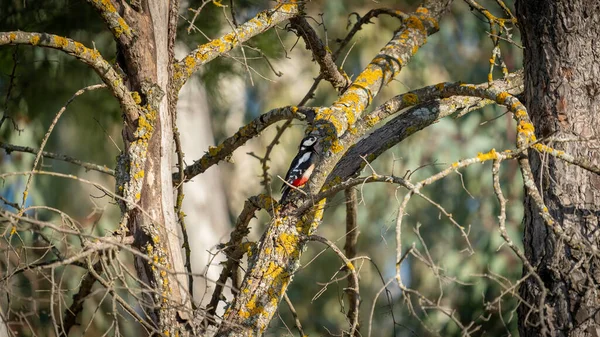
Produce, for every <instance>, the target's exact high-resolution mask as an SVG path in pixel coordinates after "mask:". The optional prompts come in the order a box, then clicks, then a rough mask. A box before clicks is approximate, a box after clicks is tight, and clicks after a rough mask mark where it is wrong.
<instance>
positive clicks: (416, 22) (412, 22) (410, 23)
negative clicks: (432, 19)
mask: <svg viewBox="0 0 600 337" xmlns="http://www.w3.org/2000/svg"><path fill="white" fill-rule="evenodd" d="M404 23H405V24H406V27H408V28H412V29H417V30H421V31H423V30H425V27H424V26H423V22H422V21H421V19H419V18H418V17H416V16H414V15H411V16H409V17H408V18H407V19H405V20H404Z"/></svg>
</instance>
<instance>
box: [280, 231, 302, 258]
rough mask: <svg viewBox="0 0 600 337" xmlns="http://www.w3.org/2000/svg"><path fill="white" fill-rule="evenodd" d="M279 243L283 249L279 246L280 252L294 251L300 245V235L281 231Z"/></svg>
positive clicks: (288, 252) (289, 252)
mask: <svg viewBox="0 0 600 337" xmlns="http://www.w3.org/2000/svg"><path fill="white" fill-rule="evenodd" d="M277 240H278V244H279V245H280V247H281V248H282V249H281V250H280V249H279V247H277V252H278V253H280V254H281V253H285V254H291V253H292V252H294V251H296V250H297V248H298V247H297V246H298V241H299V240H298V237H297V236H295V235H292V234H289V233H285V232H284V233H281V234H280V235H279V237H278V238H277Z"/></svg>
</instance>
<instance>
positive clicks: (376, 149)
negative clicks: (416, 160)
mask: <svg viewBox="0 0 600 337" xmlns="http://www.w3.org/2000/svg"><path fill="white" fill-rule="evenodd" d="M438 87H442V88H443V86H442V85H441V84H440V85H434V86H429V87H425V88H422V89H417V90H415V91H411V92H409V93H406V94H402V95H398V96H395V97H393V98H392V99H390V100H389V101H387V102H385V103H384V104H382V105H380V106H379V107H377V108H376V109H375V110H373V112H371V113H370V114H369V115H368V116H366V117H365V118H364V119H362V120H360V121H359V122H357V123H356V130H355V133H354V134H346V135H345V136H344V137H342V142H343V143H348V144H354V143H355V141H356V140H357V139H358V138H360V137H361V136H362V135H364V134H365V133H367V132H368V131H370V130H371V129H372V127H373V126H374V125H375V124H377V123H379V122H380V121H382V120H383V119H385V118H387V117H389V116H391V115H393V114H396V113H397V112H399V111H401V110H403V109H406V108H408V107H411V106H412V107H411V108H410V109H408V110H406V111H404V112H402V114H400V115H399V116H397V117H396V118H394V119H392V120H391V121H389V122H388V123H387V124H385V125H384V126H382V127H381V128H379V129H377V130H375V131H374V132H373V133H371V134H370V135H369V136H368V137H366V138H365V139H363V140H361V141H359V142H358V143H356V145H355V146H354V147H352V148H351V149H350V150H349V151H348V152H347V153H346V154H345V155H344V157H343V158H342V159H341V160H340V162H339V163H338V164H337V165H336V167H335V169H334V170H333V172H332V173H331V175H330V177H329V178H328V180H329V181H332V180H333V179H336V180H339V179H341V180H346V178H348V177H350V176H353V175H356V174H358V173H359V172H360V170H361V169H362V168H363V167H364V166H365V165H366V162H365V161H364V160H363V159H362V158H366V160H367V161H368V162H371V161H373V160H375V159H376V158H378V157H379V156H380V155H381V154H382V153H384V152H385V151H387V150H388V149H390V148H391V147H392V146H394V145H396V144H398V143H399V142H401V141H402V140H404V139H406V138H407V137H408V136H410V135H412V134H414V133H416V132H418V131H420V130H422V129H424V128H426V127H427V126H429V125H431V124H433V123H436V122H437V121H439V120H440V119H442V118H444V117H447V116H450V115H452V114H453V113H455V112H456V111H459V110H469V109H471V107H477V108H480V107H482V105H483V104H492V103H493V101H491V100H486V101H484V100H483V99H481V98H477V97H467V98H465V97H449V98H444V99H440V98H439V97H440V96H439V92H437V91H438ZM477 87H478V88H491V89H494V90H500V91H507V92H509V93H511V94H513V95H518V94H520V93H521V92H523V72H522V71H517V72H515V73H513V74H511V75H510V76H509V77H507V79H506V80H496V81H494V82H492V83H491V86H490V83H487V82H486V83H482V84H479V85H478V86H477ZM436 92H437V93H436ZM421 102H423V103H421ZM419 103H421V104H419ZM415 104H418V105H415Z"/></svg>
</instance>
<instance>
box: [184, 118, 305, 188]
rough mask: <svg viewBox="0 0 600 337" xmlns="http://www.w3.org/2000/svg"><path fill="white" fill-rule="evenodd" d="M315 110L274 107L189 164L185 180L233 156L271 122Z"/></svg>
mask: <svg viewBox="0 0 600 337" xmlns="http://www.w3.org/2000/svg"><path fill="white" fill-rule="evenodd" d="M313 111H314V110H313V109H312V108H303V107H300V108H299V107H292V106H287V107H283V108H278V109H273V110H270V111H268V112H266V113H264V114H262V115H260V116H259V117H257V118H255V119H254V120H253V121H251V122H250V123H248V124H246V125H244V126H242V127H241V128H240V129H239V130H238V132H236V133H235V134H234V135H233V136H231V137H229V138H227V139H225V140H224V141H223V142H222V143H221V144H219V145H218V146H217V147H210V148H209V149H208V152H207V153H206V154H205V155H204V156H202V158H200V159H199V160H197V161H196V162H194V164H192V165H189V166H187V167H186V168H185V170H184V173H183V175H184V179H183V181H188V180H190V179H192V178H193V177H195V176H197V175H199V174H201V173H202V172H204V171H206V170H207V169H208V168H209V167H211V166H213V165H215V164H216V163H218V162H219V161H221V160H224V159H226V158H227V157H229V156H231V154H232V153H233V151H235V150H236V149H237V148H238V147H240V146H242V145H244V144H245V143H246V142H247V141H248V140H250V139H252V138H254V137H256V136H257V135H258V134H260V133H261V132H262V131H263V130H264V129H266V128H267V127H268V126H270V125H271V124H274V123H277V122H279V121H282V120H284V119H289V118H296V119H300V120H303V119H305V118H310V116H311V115H312V114H313ZM181 181H182V179H181V176H180V174H179V173H177V172H176V173H174V174H173V183H174V184H179V183H180V182H181Z"/></svg>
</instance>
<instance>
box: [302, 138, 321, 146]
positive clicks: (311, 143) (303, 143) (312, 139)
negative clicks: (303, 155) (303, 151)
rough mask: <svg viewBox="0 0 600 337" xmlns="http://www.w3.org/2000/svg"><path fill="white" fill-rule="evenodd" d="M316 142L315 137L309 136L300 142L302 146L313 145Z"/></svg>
mask: <svg viewBox="0 0 600 337" xmlns="http://www.w3.org/2000/svg"><path fill="white" fill-rule="evenodd" d="M316 142H317V139H316V138H309V139H307V140H305V141H304V142H302V146H313V145H314V144H315V143H316Z"/></svg>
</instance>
